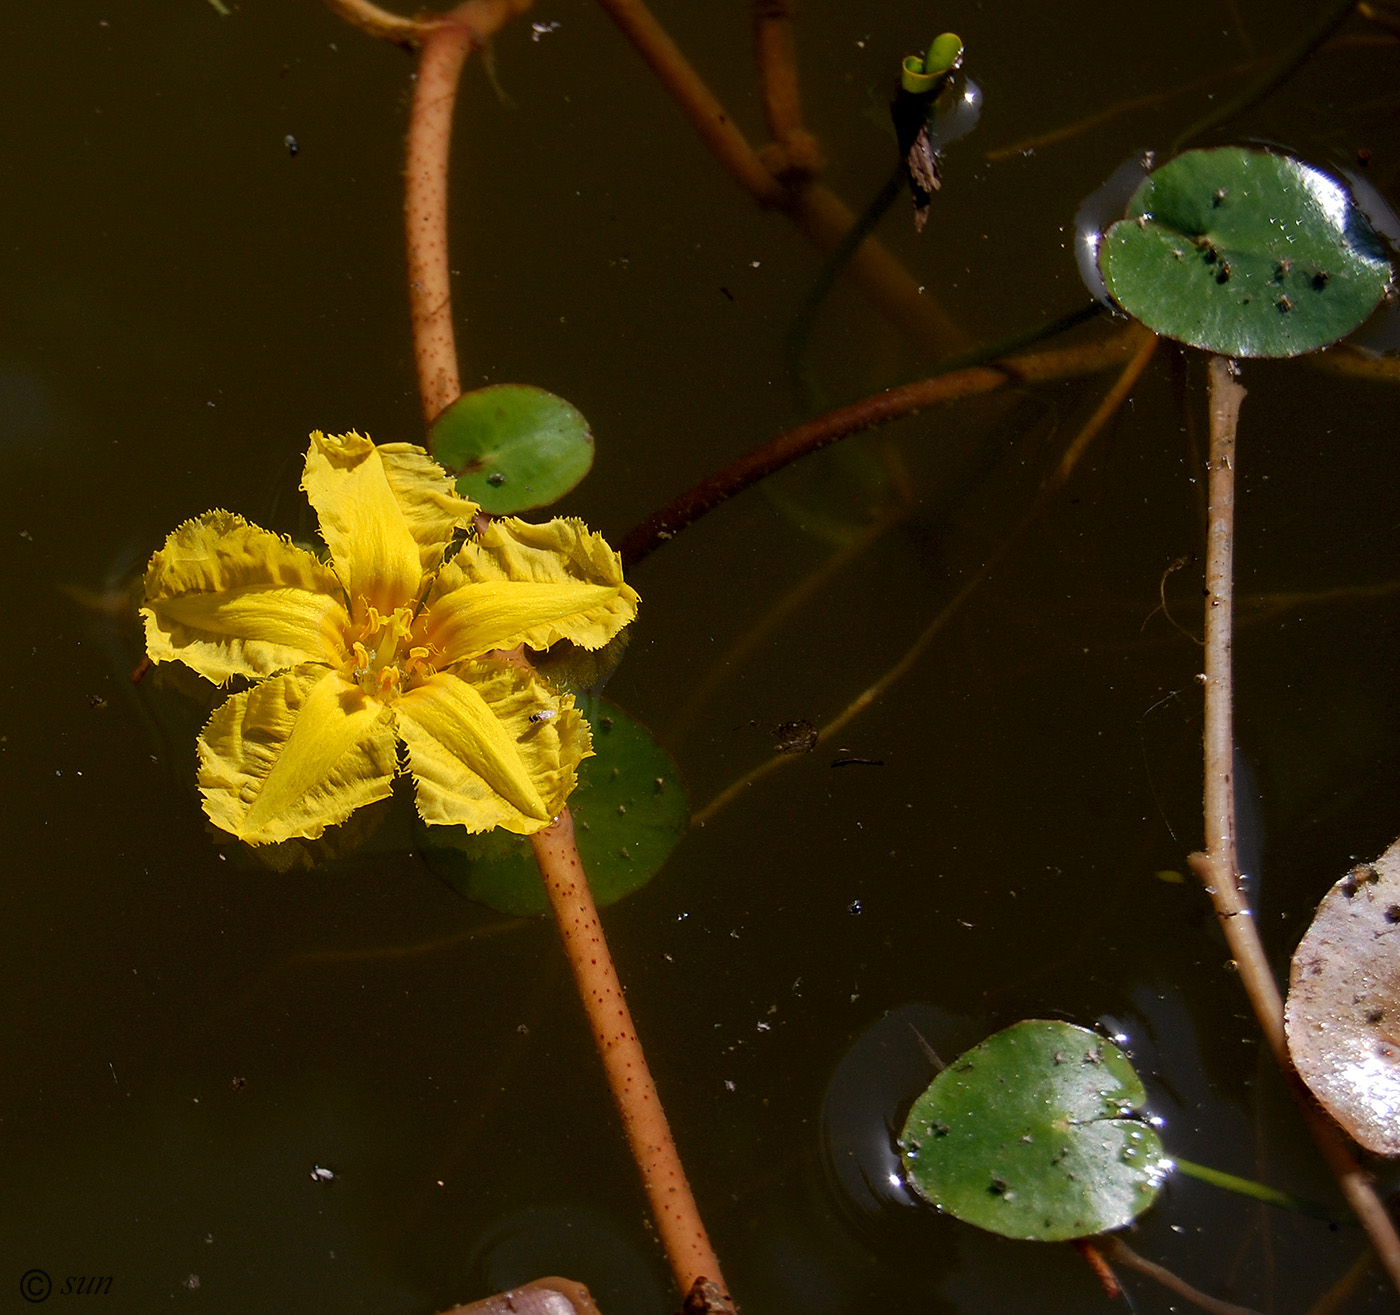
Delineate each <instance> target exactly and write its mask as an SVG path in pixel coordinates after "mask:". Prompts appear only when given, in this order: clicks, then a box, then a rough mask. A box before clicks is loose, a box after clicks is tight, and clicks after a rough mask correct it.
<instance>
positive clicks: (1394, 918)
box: [1385, 904, 1400, 925]
mask: <svg viewBox="0 0 1400 1315" xmlns="http://www.w3.org/2000/svg"><path fill="white" fill-rule="evenodd" d="M1385 920H1386V921H1387V922H1389V923H1391V924H1392V925H1393V924H1394V923H1397V922H1400V904H1392V905H1391V906H1390V907H1389V908H1388V909H1386V911H1385Z"/></svg>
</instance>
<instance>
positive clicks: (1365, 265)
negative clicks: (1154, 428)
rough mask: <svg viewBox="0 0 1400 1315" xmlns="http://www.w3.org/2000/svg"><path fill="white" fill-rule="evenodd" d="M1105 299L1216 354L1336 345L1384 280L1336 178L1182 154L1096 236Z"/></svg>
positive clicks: (1259, 160) (1280, 159)
mask: <svg viewBox="0 0 1400 1315" xmlns="http://www.w3.org/2000/svg"><path fill="white" fill-rule="evenodd" d="M1099 268H1100V270H1101V271H1102V273H1103V276H1104V282H1105V283H1106V284H1107V287H1108V292H1109V294H1110V295H1111V296H1112V297H1113V299H1114V301H1116V302H1117V303H1118V304H1119V305H1120V306H1122V307H1123V309H1124V310H1126V311H1127V312H1128V313H1129V314H1130V315H1135V316H1136V317H1137V318H1138V319H1139V320H1141V321H1142V322H1143V323H1144V324H1145V325H1147V327H1148V328H1149V329H1152V330H1153V331H1155V332H1157V333H1160V334H1165V335H1166V336H1167V337H1169V338H1176V339H1178V340H1179V341H1181V342H1184V343H1189V344H1190V345H1191V346H1193V347H1202V348H1204V349H1205V350H1206V351H1210V352H1218V353H1220V354H1221V355H1225V356H1297V355H1300V354H1301V353H1303V352H1310V351H1314V350H1316V349H1317V348H1319V347H1326V346H1327V345H1328V344H1329V343H1333V342H1336V341H1337V340H1338V339H1339V338H1343V337H1345V336H1346V335H1347V334H1349V333H1350V332H1352V330H1353V329H1355V328H1357V327H1358V326H1359V325H1360V324H1361V323H1362V321H1364V320H1365V319H1366V318H1367V316H1369V315H1370V314H1371V312H1372V311H1373V310H1374V309H1375V308H1376V305H1377V303H1378V302H1379V301H1380V299H1381V297H1382V296H1383V295H1384V293H1385V290H1386V287H1387V286H1388V284H1389V282H1390V278H1391V268H1390V262H1389V260H1388V259H1387V258H1386V254H1385V249H1384V247H1383V246H1382V245H1381V241H1380V239H1379V238H1378V237H1377V236H1376V233H1375V230H1374V229H1372V227H1371V225H1370V224H1369V223H1368V222H1367V220H1366V217H1365V216H1364V215H1363V214H1362V213H1361V211H1360V210H1359V209H1357V207H1356V204H1355V202H1354V201H1353V200H1352V198H1351V195H1350V193H1349V192H1348V191H1347V189H1346V188H1345V187H1343V186H1342V185H1341V184H1340V183H1339V182H1337V181H1336V179H1334V178H1331V177H1329V176H1328V175H1327V174H1324V173H1322V172H1321V171H1320V170H1318V169H1315V168H1313V167H1312V166H1311V165H1308V164H1304V163H1303V162H1302V161H1301V160H1295V159H1293V158H1292V157H1290V156H1286V155H1275V154H1272V153H1271V152H1268V151H1254V150H1245V149H1243V148H1241V147H1233V146H1230V147H1220V148H1218V149H1216V150H1208V151H1187V152H1186V154H1184V155H1180V156H1178V157H1177V158H1176V159H1175V160H1172V161H1171V162H1170V163H1168V164H1165V165H1163V166H1162V167H1161V168H1160V169H1157V170H1154V171H1153V172H1152V173H1151V174H1149V175H1148V177H1147V178H1146V180H1145V181H1144V182H1143V184H1142V186H1141V187H1139V188H1138V190H1137V192H1136V193H1135V194H1134V195H1133V199H1132V201H1131V202H1130V203H1129V205H1128V213H1127V217H1126V218H1124V219H1122V220H1120V221H1119V222H1118V223H1116V224H1114V225H1113V226H1112V227H1111V228H1110V229H1109V230H1108V232H1107V233H1105V234H1104V237H1103V241H1102V243H1101V244H1100V247H1099Z"/></svg>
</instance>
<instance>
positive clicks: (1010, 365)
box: [618, 329, 1142, 568]
mask: <svg viewBox="0 0 1400 1315" xmlns="http://www.w3.org/2000/svg"><path fill="white" fill-rule="evenodd" d="M1141 343H1142V335H1141V333H1140V332H1139V331H1137V330H1136V329H1127V330H1125V331H1124V332H1123V333H1121V334H1118V335H1116V336H1114V337H1113V338H1109V339H1106V340H1104V341H1103V342H1099V343H1094V344H1091V345H1090V346H1087V347H1071V348H1065V349H1063V350H1058V351H1045V352H1040V353H1038V354H1036V355H1034V356H1016V357H1011V358H1009V359H1007V360H1005V361H998V362H996V363H995V364H992V365H977V366H973V367H972V368H971V369H967V370H954V371H950V372H949V373H948V374H940V375H935V376H934V377H933V378H931V379H921V380H919V381H918V382H917V383H912V384H904V385H902V386H900V387H898V388H889V389H886V390H885V391H884V392H883V393H876V394H875V395H874V396H873V397H865V398H862V399H861V400H860V401H859V402H852V403H851V404H850V405H849V406H842V407H838V408H837V409H836V410H834V411H828V412H827V413H826V414H825V415H822V416H818V417H817V418H816V419H815V420H809V421H808V422H807V423H806V424H802V425H798V426H797V427H796V428H795V429H789V430H787V431H786V432H785V433H782V434H779V435H778V437H777V438H775V439H772V440H771V441H770V442H767V443H765V444H764V445H763V446H762V447H758V448H755V449H754V450H753V451H752V452H748V453H746V454H745V455H744V456H742V457H739V458H738V459H737V460H735V461H733V462H731V463H730V464H729V465H728V466H726V467H725V468H724V469H723V470H721V471H717V472H716V473H715V474H713V475H710V476H708V477H707V478H705V479H703V480H701V481H700V483H698V484H696V485H695V486H694V487H693V488H691V489H688V490H687V491H686V492H685V493H682V494H681V495H680V496H679V497H678V498H676V499H675V500H674V501H672V502H671V503H670V504H669V505H667V506H665V507H663V508H662V509H661V510H660V511H658V512H656V513H655V514H654V515H652V516H649V517H648V518H647V519H646V520H644V521H643V522H642V523H641V524H640V525H638V526H637V527H636V529H634V530H633V531H632V532H631V533H630V534H629V535H628V536H627V537H626V538H625V539H624V540H623V541H622V544H621V546H620V547H619V549H618V551H619V552H620V553H621V554H622V560H623V563H624V565H626V566H627V567H629V568H630V567H632V566H635V565H636V563H637V562H639V561H641V560H642V558H643V557H646V556H647V555H648V554H649V553H651V552H654V551H655V550H656V549H657V548H659V547H660V546H661V545H662V544H663V543H665V542H666V541H667V540H668V539H671V538H674V537H675V535H676V534H678V533H679V532H680V531H681V530H683V529H685V527H686V526H687V525H690V524H692V523H693V522H695V521H697V520H699V519H700V517H701V516H703V515H705V513H706V512H708V511H713V510H714V508H715V507H717V506H719V504H720V503H721V502H725V501H727V500H728V499H729V498H732V497H734V495H735V494H736V493H742V492H743V491H744V490H745V489H747V488H750V487H752V486H753V485H754V484H757V483H758V481H759V480H761V479H764V478H766V477H767V476H769V475H771V474H772V473H773V472H774V471H776V470H781V469H782V468H783V467H784V466H787V465H790V464H791V463H792V462H794V461H797V460H798V459H800V458H801V457H805V456H807V455H808V454H809V453H811V452H816V451H817V450H818V449H820V448H824V447H827V446H828V445H829V444H831V443H835V442H838V441H839V440H840V439H843V438H847V437H849V436H850V435H851V434H857V433H860V432H861V431H862V430H865V429H873V428H875V427H876V426H877V425H884V424H888V423H889V422H890V421H892V420H900V419H903V418H904V417H905V416H910V415H914V414H915V413H916V412H918V411H921V410H923V409H924V408H925V407H929V406H935V405H938V404H939V403H942V402H953V401H957V400H958V399H959V398H963V397H971V396H972V395H973V394H975V393H989V392H992V391H993V390H995V389H998V388H1005V387H1007V386H1008V385H1010V384H1018V383H1021V384H1024V383H1038V382H1043V381H1045V380H1049V379H1063V378H1068V377H1070V376H1072V375H1077V374H1088V373H1090V372H1092V371H1095V370H1102V369H1105V368H1106V367H1108V366H1111V365H1113V364H1115V363H1117V362H1119V361H1122V360H1123V359H1124V358H1125V357H1129V356H1131V355H1132V353H1133V352H1134V351H1136V350H1138V349H1139V348H1140V346H1141Z"/></svg>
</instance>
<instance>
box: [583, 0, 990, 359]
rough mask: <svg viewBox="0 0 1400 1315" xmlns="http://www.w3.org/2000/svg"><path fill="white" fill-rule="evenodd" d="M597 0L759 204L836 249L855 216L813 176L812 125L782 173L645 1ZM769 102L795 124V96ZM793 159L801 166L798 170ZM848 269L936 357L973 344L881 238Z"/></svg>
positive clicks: (820, 245) (784, 158) (780, 162)
mask: <svg viewBox="0 0 1400 1315" xmlns="http://www.w3.org/2000/svg"><path fill="white" fill-rule="evenodd" d="M598 3H599V5H600V6H601V7H602V8H603V10H604V11H605V12H606V13H607V14H608V16H609V17H610V18H611V19H612V20H613V22H614V23H616V24H617V26H618V27H619V28H620V29H621V30H622V32H623V34H624V35H625V36H626V37H627V39H628V40H629V41H631V43H632V45H633V46H634V47H635V48H636V50H637V53H638V54H639V55H640V56H641V57H642V59H643V60H644V61H645V62H646V64H647V65H648V66H649V67H650V68H651V70H652V72H653V73H655V74H656V76H657V78H658V79H660V81H661V83H662V85H663V86H664V87H665V88H666V90H667V91H668V92H669V93H670V95H671V98H672V99H673V100H674V101H675V102H676V104H677V105H678V106H679V107H680V110H681V113H682V114H684V115H685V117H686V118H687V119H688V120H689V121H690V124H691V126H692V127H693V128H694V129H695V130H696V132H698V133H699V134H700V137H701V140H702V141H704V143H705V145H706V146H707V147H709V149H710V152H711V153H712V154H713V155H714V156H715V158H716V159H717V160H718V161H719V163H720V165H721V167H722V168H723V169H724V170H725V172H726V173H728V174H729V176H730V177H731V178H733V179H734V181H735V182H737V183H738V184H739V186H740V187H742V188H743V189H744V190H745V191H746V192H748V193H749V195H750V196H752V197H753V199H754V200H755V201H757V202H758V203H759V204H760V205H762V206H765V207H768V208H770V209H774V210H779V211H781V212H782V213H783V214H785V215H787V217H788V218H789V219H790V220H791V221H792V222H793V224H794V225H796V227H797V229H798V230H799V231H800V232H801V233H802V234H803V236H804V237H806V238H807V240H808V241H809V242H811V243H812V245H813V246H815V247H816V248H817V249H818V250H819V251H822V252H823V253H825V252H830V251H831V250H833V249H834V248H835V246H836V245H837V243H838V242H840V241H841V238H842V237H843V236H844V235H845V233H846V232H847V230H848V229H849V228H850V227H851V226H852V225H853V224H854V223H855V222H856V215H855V213H854V212H853V211H852V210H851V209H850V207H849V206H847V205H846V204H845V203H844V202H843V201H841V200H840V199H839V198H838V197H837V196H836V194H835V193H834V192H832V191H831V190H830V189H829V188H827V187H824V186H823V185H822V184H820V183H817V182H814V181H812V179H811V176H810V175H811V172H812V170H813V168H815V166H816V163H817V160H818V152H817V146H816V142H815V139H812V138H811V137H810V136H809V135H808V134H806V133H805V132H803V133H799V134H796V135H793V136H790V137H789V138H788V139H787V144H789V145H790V144H792V143H798V144H799V145H800V150H799V151H798V152H797V153H796V156H795V157H794V158H793V159H789V158H788V151H786V150H783V149H781V146H782V144H781V143H780V149H779V152H778V156H780V157H781V159H778V158H777V157H775V160H774V167H775V168H777V169H778V170H779V171H780V172H781V173H783V174H784V176H783V177H782V178H780V177H778V176H776V175H775V174H774V172H773V170H771V169H769V167H768V165H767V164H765V162H764V160H763V158H762V157H761V156H760V155H759V154H758V152H756V151H755V150H754V149H753V147H752V146H750V145H749V143H748V141H747V139H746V138H745V137H744V134H743V133H742V132H741V131H740V130H739V128H738V127H737V126H736V125H735V123H734V120H733V119H732V118H731V117H730V115H729V113H728V112H727V111H726V110H725V108H724V107H723V106H722V105H721V104H720V102H719V101H718V100H717V99H716V97H715V95H714V93H713V92H712V91H711V90H710V89H709V87H708V86H706V84H705V81H704V79H703V78H701V76H700V75H699V73H697V72H696V71H695V68H694V67H693V66H692V65H691V64H690V62H689V61H688V60H687V59H686V57H685V56H684V54H682V53H681V50H680V47H679V46H677V45H676V43H675V42H674V41H672V40H671V38H670V36H669V35H668V34H667V32H666V30H665V29H664V28H663V27H662V26H661V24H660V23H658V22H657V21H656V19H655V17H653V15H652V13H651V11H650V10H649V9H648V8H647V7H646V5H644V4H643V3H642V2H641V0H598ZM794 87H795V83H794ZM770 106H771V110H770V112H775V113H777V114H778V115H780V116H781V117H780V120H779V121H780V122H781V123H787V124H790V123H791V118H792V115H793V114H794V113H795V105H794V103H792V102H788V101H784V102H783V103H782V104H781V106H779V105H778V102H777V100H776V99H772V100H770ZM789 165H795V166H796V167H794V168H793V169H792V171H791V173H788V172H787V166H789ZM849 273H850V275H851V277H852V278H853V279H854V280H855V281H856V283H858V284H859V285H860V287H861V288H862V290H863V291H864V292H865V294H866V295H867V296H868V297H869V298H870V300H871V302H872V303H873V304H874V305H875V306H876V307H877V308H878V309H879V310H880V312H881V314H883V315H884V316H885V317H886V318H887V319H888V320H889V321H890V322H891V323H892V324H893V325H894V326H895V327H896V328H897V329H898V330H899V331H900V332H901V333H902V334H904V335H905V337H906V338H908V339H909V340H910V341H911V342H912V343H913V344H914V345H915V347H916V348H917V349H918V350H920V351H921V352H923V353H925V354H926V355H928V356H929V357H930V358H931V359H934V360H937V359H938V358H940V357H942V356H945V355H947V354H948V353H949V352H950V351H955V350H958V349H960V348H962V347H964V346H966V344H967V335H966V334H965V333H963V331H962V330H961V329H959V328H958V326H957V325H955V324H954V323H953V322H952V320H951V319H949V318H948V316H947V315H946V314H945V312H944V311H943V310H942V309H941V308H940V307H939V306H938V304H937V303H936V302H935V301H934V300H933V299H932V298H931V297H928V296H925V295H924V293H923V292H922V290H921V289H920V287H919V285H918V284H917V283H916V282H915V280H914V279H913V278H912V277H911V276H910V274H909V271H908V270H906V269H905V268H904V266H903V265H901V264H900V263H899V261H897V260H896V259H895V258H894V257H893V256H892V255H891V254H890V252H889V250H888V249H887V248H886V247H884V246H883V245H881V244H880V243H879V242H878V241H876V240H875V239H873V238H871V239H868V240H867V241H865V242H863V243H862V244H861V246H860V249H859V250H858V251H857V252H856V253H855V256H854V257H853V258H852V260H851V263H850V266H849Z"/></svg>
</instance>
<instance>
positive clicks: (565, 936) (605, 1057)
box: [530, 809, 728, 1300]
mask: <svg viewBox="0 0 1400 1315" xmlns="http://www.w3.org/2000/svg"><path fill="white" fill-rule="evenodd" d="M530 843H531V844H532V845H533V847H534V851H535V860H536V862H537V863H538V864H539V867H540V872H541V874H542V875H543V877H544V883H545V889H546V890H547V891H548V892H549V903H550V907H551V908H552V909H553V910H554V920H555V922H556V923H557V924H558V926H559V935H560V937H561V939H562V940H563V942H564V952H565V954H566V955H567V957H568V960H569V967H570V968H571V969H572V970H573V974H574V980H575V981H576V982H577V983H578V991H579V998H580V999H581V1000H582V1001H583V1007H584V1010H585V1012H586V1013H587V1015H588V1024H589V1027H590V1028H591V1029H592V1031H593V1040H594V1042H595V1044H596V1045H597V1047H598V1054H599V1056H600V1057H601V1058H602V1061H603V1070H604V1072H605V1073H606V1074H607V1079H608V1087H609V1089H610V1090H611V1092H612V1096H613V1101H614V1102H615V1104H616V1105H617V1112H618V1114H619V1115H620V1116H621V1118H622V1127H623V1131H624V1132H625V1133H626V1135H627V1144H628V1145H629V1146H630V1147H631V1150H632V1158H633V1159H634V1160H635V1161H636V1162H637V1167H638V1168H639V1169H640V1170H641V1174H642V1186H643V1188H644V1190H645V1191H646V1195H647V1201H648V1203H649V1204H650V1206H651V1213H652V1217H653V1218H654V1219H655V1220H656V1227H657V1232H658V1233H659V1234H660V1237H661V1244H662V1246H663V1247H665V1249H666V1255H667V1258H668V1259H669V1260H670V1262H671V1270H672V1272H673V1274H674V1275H675V1278H676V1283H677V1286H678V1287H679V1288H680V1290H681V1292H682V1293H686V1292H689V1291H690V1289H691V1288H692V1287H693V1286H694V1285H695V1284H696V1283H697V1282H700V1281H703V1280H709V1281H711V1282H713V1283H715V1284H717V1285H718V1286H719V1287H720V1289H721V1290H722V1291H723V1292H724V1294H725V1299H726V1300H727V1299H728V1290H727V1289H726V1288H725V1284H724V1277H723V1275H722V1274H721V1273H720V1268H719V1260H718V1258H717V1257H716V1256H715V1252H714V1248H713V1247H712V1246H711V1245H710V1239H709V1237H708V1235H707V1234H706V1232H705V1226H704V1224H702V1223H701V1221H700V1212H699V1210H698V1209H697V1208H696V1205H695V1198H694V1196H693V1195H692V1193H691V1190H690V1183H689V1182H688V1181H687V1179H686V1176H685V1170H684V1169H683V1168H682V1167H681V1161H680V1156H679V1155H678V1154H677V1152H676V1144H675V1141H674V1140H673V1139H672V1137H671V1129H670V1127H669V1125H668V1124H667V1122H666V1112H665V1111H664V1110H663V1109H662V1108H661V1100H660V1097H659V1096H658V1095H657V1092H656V1084H655V1083H654V1082H653V1081H652V1077H651V1071H650V1070H649V1069H648V1067H647V1062H646V1056H645V1055H644V1054H643V1053H642V1043H641V1041H640V1040H638V1038H637V1029H636V1027H635V1025H634V1024H633V1022H632V1012H631V1010H630V1009H628V1007H627V999H626V997H625V996H624V995H623V994H622V984H621V982H620V981H619V980H618V976H617V970H616V969H615V968H614V967H613V961H612V956H611V955H610V954H609V953H608V947H607V943H606V941H605V940H604V939H603V927H602V924H601V923H600V922H599V921H598V910H597V908H596V907H595V906H594V903H593V895H592V893H591V892H590V891H589V889H588V881H587V878H586V877H585V876H584V871H583V864H582V862H581V861H580V859H579V853H578V848H577V846H576V845H575V843H574V823H573V818H572V817H571V816H570V815H569V811H568V809H565V810H564V811H563V812H562V813H561V814H560V815H559V817H558V818H557V819H555V821H554V823H553V825H552V826H549V827H547V828H545V830H543V831H537V832H536V833H535V834H534V835H533V836H531V837H530Z"/></svg>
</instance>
